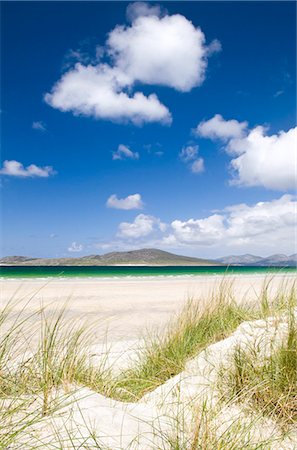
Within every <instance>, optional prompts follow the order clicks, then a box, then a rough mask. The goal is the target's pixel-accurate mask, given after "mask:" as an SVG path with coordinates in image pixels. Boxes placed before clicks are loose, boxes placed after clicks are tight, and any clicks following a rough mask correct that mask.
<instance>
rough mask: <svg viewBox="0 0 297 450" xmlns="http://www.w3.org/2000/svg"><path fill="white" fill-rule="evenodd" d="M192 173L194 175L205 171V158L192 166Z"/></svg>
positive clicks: (197, 160) (196, 161)
mask: <svg viewBox="0 0 297 450" xmlns="http://www.w3.org/2000/svg"><path fill="white" fill-rule="evenodd" d="M190 167H191V171H192V172H193V173H202V172H203V171H204V160H203V158H198V159H196V160H195V161H194V162H192V164H191V166H190Z"/></svg>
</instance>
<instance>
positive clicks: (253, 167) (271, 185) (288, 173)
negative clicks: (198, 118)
mask: <svg viewBox="0 0 297 450" xmlns="http://www.w3.org/2000/svg"><path fill="white" fill-rule="evenodd" d="M228 148H229V151H232V152H233V153H235V154H237V155H239V156H237V157H236V158H234V159H232V160H231V167H232V169H233V171H234V178H233V180H232V184H236V185H242V186H264V187H265V188H267V189H275V190H280V191H286V190H288V189H296V187H297V170H296V167H297V166H296V164H297V127H296V128H291V129H290V130H289V131H287V132H285V131H281V132H280V133H279V134H277V135H276V134H275V135H272V136H266V135H265V129H264V128H263V127H260V126H259V127H256V128H254V129H253V130H251V131H250V133H249V134H248V136H246V137H244V138H242V139H238V140H231V141H230V143H229V145H228Z"/></svg>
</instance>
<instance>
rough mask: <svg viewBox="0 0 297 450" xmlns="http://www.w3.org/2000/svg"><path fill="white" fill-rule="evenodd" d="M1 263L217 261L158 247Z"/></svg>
mask: <svg viewBox="0 0 297 450" xmlns="http://www.w3.org/2000/svg"><path fill="white" fill-rule="evenodd" d="M0 264H1V265H7V266H11V265H15V266H19V265H21V266H114V265H135V266H137V265H147V266H154V265H156V266H158V265H160V266H213V265H221V263H218V262H217V261H211V260H208V259H201V258H192V257H190V256H182V255H175V254H173V253H169V252H165V251H163V250H158V249H156V248H144V249H140V250H131V251H129V252H111V253H106V254H105V255H90V256H83V257H80V258H28V257H26V256H6V257H4V258H1V259H0Z"/></svg>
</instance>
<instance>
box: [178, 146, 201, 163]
mask: <svg viewBox="0 0 297 450" xmlns="http://www.w3.org/2000/svg"><path fill="white" fill-rule="evenodd" d="M198 150H199V147H198V145H187V146H184V147H183V148H182V149H181V151H180V153H179V157H180V159H181V160H182V161H183V162H189V161H193V160H194V159H196V158H197V155H198Z"/></svg>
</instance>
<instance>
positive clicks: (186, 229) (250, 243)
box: [102, 194, 297, 257]
mask: <svg viewBox="0 0 297 450" xmlns="http://www.w3.org/2000/svg"><path fill="white" fill-rule="evenodd" d="M296 211H297V201H296V197H295V196H293V195H288V194H286V195H283V196H282V197H280V198H278V199H274V200H271V201H266V202H258V203H255V204H252V205H247V204H245V203H243V204H235V205H232V206H229V207H226V208H225V209H223V210H220V211H217V212H215V213H212V214H210V215H209V216H206V217H201V216H200V217H199V216H198V217H196V218H190V219H188V220H182V219H176V220H173V221H172V222H171V223H170V224H165V223H163V222H162V221H161V219H160V218H157V217H154V216H149V215H144V214H139V215H138V216H137V217H136V218H135V219H134V221H133V222H122V223H121V224H120V225H119V228H118V233H117V239H116V240H114V241H109V243H108V245H109V246H111V247H113V248H117V249H127V248H139V246H146V247H158V248H167V249H171V250H173V249H179V248H184V249H185V253H186V254H189V253H192V254H194V255H195V256H199V253H200V255H201V253H202V254H204V257H218V256H220V255H223V254H230V253H235V254H240V253H255V254H260V255H263V256H265V255H266V256H268V255H271V254H273V253H286V254H291V253H293V252H294V251H295V250H294V243H295V247H296V225H297V223H296V222H297V215H296ZM102 245H105V244H102Z"/></svg>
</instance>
